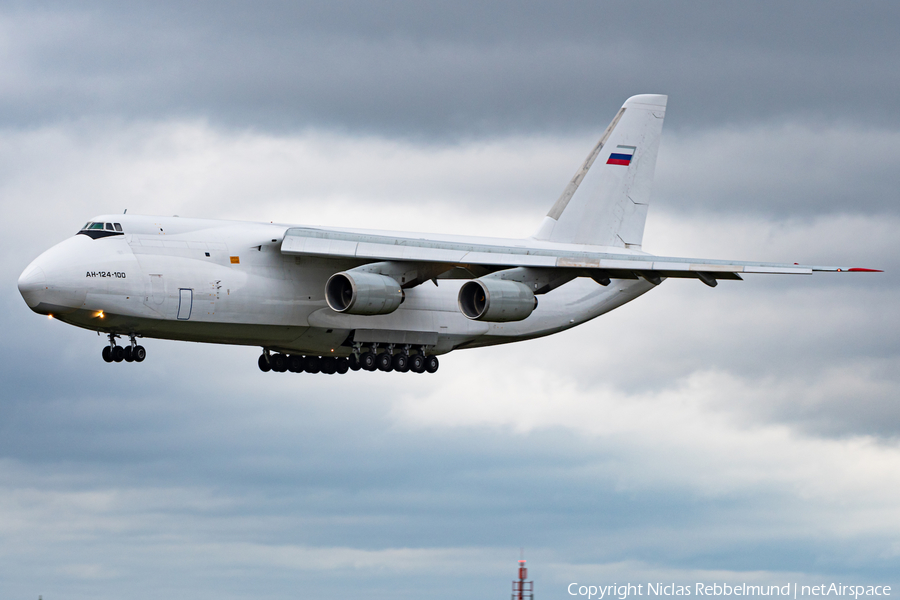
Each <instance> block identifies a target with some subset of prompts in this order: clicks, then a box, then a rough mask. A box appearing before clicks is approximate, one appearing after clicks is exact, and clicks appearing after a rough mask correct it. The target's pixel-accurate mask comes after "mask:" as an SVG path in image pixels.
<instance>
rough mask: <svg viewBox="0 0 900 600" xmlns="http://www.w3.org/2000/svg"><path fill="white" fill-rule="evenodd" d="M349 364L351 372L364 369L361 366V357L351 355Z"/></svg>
mask: <svg viewBox="0 0 900 600" xmlns="http://www.w3.org/2000/svg"><path fill="white" fill-rule="evenodd" d="M347 364H348V366H349V368H350V370H351V371H359V370H360V369H361V368H362V365H360V364H359V357H358V356H357V355H355V354H351V355H350V358H349V360H348V362H347Z"/></svg>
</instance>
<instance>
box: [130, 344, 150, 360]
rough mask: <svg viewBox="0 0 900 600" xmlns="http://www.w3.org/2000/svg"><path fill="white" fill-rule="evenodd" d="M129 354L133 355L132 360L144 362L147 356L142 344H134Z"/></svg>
mask: <svg viewBox="0 0 900 600" xmlns="http://www.w3.org/2000/svg"><path fill="white" fill-rule="evenodd" d="M131 355H132V356H133V357H134V362H144V359H145V358H147V350H145V349H144V347H143V346H135V347H134V350H133V351H132V353H131Z"/></svg>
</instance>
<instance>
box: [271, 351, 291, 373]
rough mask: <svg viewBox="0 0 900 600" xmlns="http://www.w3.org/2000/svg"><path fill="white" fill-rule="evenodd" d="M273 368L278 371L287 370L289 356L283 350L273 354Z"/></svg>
mask: <svg viewBox="0 0 900 600" xmlns="http://www.w3.org/2000/svg"><path fill="white" fill-rule="evenodd" d="M272 370H273V371H275V372H276V373H284V372H285V371H287V357H286V356H285V355H284V354H282V353H281V352H279V353H278V354H273V355H272Z"/></svg>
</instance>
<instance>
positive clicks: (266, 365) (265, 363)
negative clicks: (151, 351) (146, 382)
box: [138, 346, 272, 373]
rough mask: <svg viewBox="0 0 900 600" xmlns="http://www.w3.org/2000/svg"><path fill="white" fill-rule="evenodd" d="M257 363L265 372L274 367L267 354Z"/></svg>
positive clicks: (261, 355) (261, 356)
mask: <svg viewBox="0 0 900 600" xmlns="http://www.w3.org/2000/svg"><path fill="white" fill-rule="evenodd" d="M138 348H140V346H138ZM257 364H259V370H260V371H262V372H263V373H268V372H269V371H271V370H272V367H271V366H270V365H269V359H267V358H266V355H265V354H260V355H259V360H258V361H257Z"/></svg>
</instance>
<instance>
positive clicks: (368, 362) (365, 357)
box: [359, 352, 378, 371]
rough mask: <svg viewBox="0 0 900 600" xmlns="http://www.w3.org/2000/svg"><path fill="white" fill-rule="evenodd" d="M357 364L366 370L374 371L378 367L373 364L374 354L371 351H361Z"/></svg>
mask: <svg viewBox="0 0 900 600" xmlns="http://www.w3.org/2000/svg"><path fill="white" fill-rule="evenodd" d="M359 366H360V367H362V368H363V369H365V370H366V371H374V370H375V369H376V368H378V367H377V366H376V364H375V355H374V354H372V353H371V352H363V353H362V356H360V357H359Z"/></svg>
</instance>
